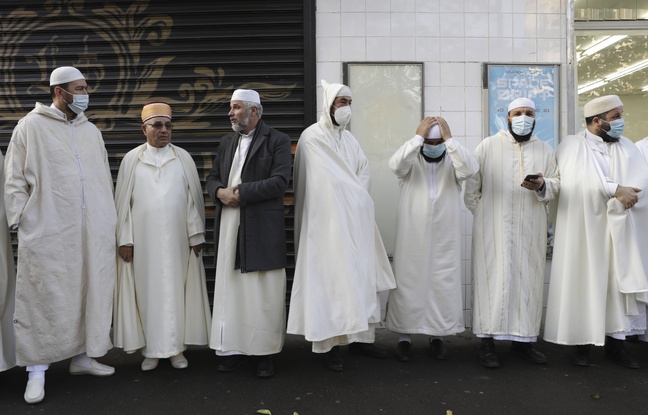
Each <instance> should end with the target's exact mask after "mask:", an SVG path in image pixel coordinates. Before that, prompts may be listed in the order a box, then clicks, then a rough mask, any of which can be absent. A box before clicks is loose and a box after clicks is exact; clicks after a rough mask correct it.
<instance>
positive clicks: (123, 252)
mask: <svg viewBox="0 0 648 415" xmlns="http://www.w3.org/2000/svg"><path fill="white" fill-rule="evenodd" d="M117 252H118V253H119V256H120V257H121V259H123V260H124V262H131V261H132V260H133V247H132V246H129V245H122V246H120V247H119V249H117Z"/></svg>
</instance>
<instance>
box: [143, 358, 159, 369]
mask: <svg viewBox="0 0 648 415" xmlns="http://www.w3.org/2000/svg"><path fill="white" fill-rule="evenodd" d="M159 361H160V359H158V358H156V357H146V358H144V361H143V362H142V370H143V371H145V372H146V371H148V370H153V369H155V368H156V367H157V366H158V362H159Z"/></svg>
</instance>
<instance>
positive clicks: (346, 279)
mask: <svg viewBox="0 0 648 415" xmlns="http://www.w3.org/2000/svg"><path fill="white" fill-rule="evenodd" d="M341 88H342V85H340V84H330V85H329V84H326V85H325V86H324V105H323V107H322V108H323V109H324V111H323V112H322V116H321V117H320V121H319V122H318V123H316V124H313V125H311V126H310V127H308V128H307V129H306V130H304V132H303V133H302V135H301V137H300V139H299V142H298V144H297V152H296V154H295V167H294V179H293V183H294V188H295V245H296V251H297V258H296V265H295V276H294V281H293V287H292V295H291V300H290V312H289V315H288V330H287V332H288V333H291V334H300V335H304V336H305V337H306V340H309V341H312V342H314V343H313V351H314V352H318V353H323V352H327V351H328V350H330V349H331V348H332V347H333V346H336V345H343V344H348V343H350V342H353V341H361V342H365V343H371V342H373V340H374V332H373V324H374V323H378V322H379V321H380V302H379V299H378V295H377V293H378V292H379V291H384V290H388V289H391V288H394V287H395V286H396V285H395V281H394V275H393V272H392V270H391V266H390V264H389V259H388V258H387V253H386V251H385V247H384V245H383V242H382V239H381V238H380V234H379V232H378V227H377V225H376V221H375V218H374V205H373V200H372V199H371V196H370V195H369V186H370V181H371V176H370V173H369V165H368V161H367V158H366V157H365V155H364V153H363V152H362V149H361V148H360V145H359V143H358V141H357V140H356V139H355V137H353V135H352V134H351V133H350V132H349V131H347V130H346V129H345V126H341V127H336V126H334V125H333V122H332V121H331V116H330V114H329V108H330V107H331V105H332V104H333V102H334V100H335V97H336V96H337V93H338V91H339V90H340V89H341ZM317 342H321V344H316V343H317Z"/></svg>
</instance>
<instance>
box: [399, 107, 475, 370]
mask: <svg viewBox="0 0 648 415" xmlns="http://www.w3.org/2000/svg"><path fill="white" fill-rule="evenodd" d="M389 167H390V168H391V170H392V171H393V172H394V174H396V176H397V177H398V183H399V185H400V188H401V193H400V205H399V208H398V219H397V222H396V251H395V255H394V275H395V277H396V285H397V287H396V288H395V289H393V290H391V291H390V293H389V301H388V306H387V320H386V326H387V328H388V329H390V330H392V331H394V332H396V333H399V339H398V345H397V347H396V358H397V359H398V360H400V361H402V362H406V361H409V360H410V359H411V357H412V354H411V334H426V335H428V336H431V337H430V339H429V340H430V341H429V345H430V353H431V355H432V357H433V358H435V359H439V360H443V359H445V357H446V355H447V352H446V349H445V346H444V344H443V339H442V337H443V336H449V335H452V334H456V333H461V332H463V331H464V330H465V327H464V319H463V300H462V298H463V296H462V294H461V291H462V280H461V275H462V273H461V270H462V265H461V264H462V262H461V246H462V244H463V242H462V240H463V239H462V227H461V219H462V215H463V213H462V212H461V183H462V182H463V181H464V180H466V179H467V178H469V177H470V176H472V175H473V174H475V173H477V170H478V169H479V166H478V165H477V161H475V159H474V158H473V157H472V156H471V155H470V152H468V150H466V148H465V147H463V146H462V145H461V144H460V143H459V142H458V140H456V139H454V138H452V134H451V132H450V128H449V127H448V123H447V122H446V121H445V120H444V119H443V118H441V117H426V118H425V119H423V121H422V122H421V124H420V125H419V127H418V128H417V130H416V136H414V137H413V138H411V139H410V140H408V141H407V142H405V144H403V146H402V147H401V148H399V149H398V150H397V151H396V153H394V155H393V156H392V157H391V158H390V159H389Z"/></svg>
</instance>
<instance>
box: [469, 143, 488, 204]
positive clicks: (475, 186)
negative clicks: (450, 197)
mask: <svg viewBox="0 0 648 415" xmlns="http://www.w3.org/2000/svg"><path fill="white" fill-rule="evenodd" d="M482 143H483V141H482ZM482 147H483V146H482V145H481V144H480V145H479V146H477V148H476V149H475V152H474V153H473V157H474V159H475V160H476V161H477V164H478V166H479V169H480V170H481V165H482V163H483V160H484V157H483V154H482ZM481 188H482V177H481V171H478V172H477V174H474V175H473V176H471V177H470V178H469V179H468V180H466V190H465V193H464V203H465V204H466V208H467V209H468V210H469V211H470V212H471V213H473V214H474V213H475V210H477V206H479V202H480V201H481V197H482V193H481Z"/></svg>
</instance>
